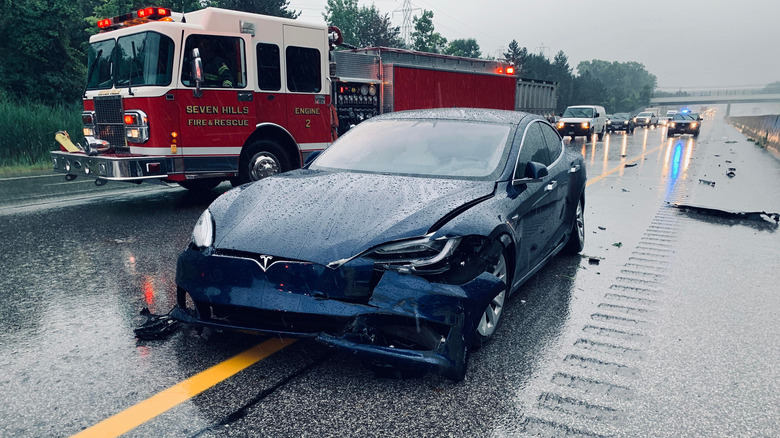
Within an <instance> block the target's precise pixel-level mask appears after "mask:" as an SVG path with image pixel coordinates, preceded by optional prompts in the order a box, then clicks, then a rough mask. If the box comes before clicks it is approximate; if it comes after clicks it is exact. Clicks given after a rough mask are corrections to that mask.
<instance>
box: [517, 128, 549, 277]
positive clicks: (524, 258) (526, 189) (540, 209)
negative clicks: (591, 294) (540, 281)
mask: <svg viewBox="0 0 780 438" xmlns="http://www.w3.org/2000/svg"><path fill="white" fill-rule="evenodd" d="M540 124H541V121H534V122H532V123H531V124H529V125H528V127H527V128H526V130H525V133H524V135H523V139H522V143H521V145H520V151H519V154H518V158H517V165H516V167H515V175H514V179H516V180H517V179H522V178H523V177H524V176H525V169H526V166H527V165H528V163H529V162H534V163H539V164H542V165H545V166H547V165H549V164H550V157H549V150H548V149H547V144H546V142H545V140H544V137H543V136H542V131H541V128H540ZM552 180H553V177H551V176H549V175H548V176H546V177H543V178H541V180H540V181H536V182H527V183H523V184H517V185H513V189H514V190H516V192H517V193H516V197H515V200H516V203H515V205H514V210H513V212H512V214H511V215H510V219H511V223H513V224H514V225H515V241H516V242H518V245H517V267H516V272H515V277H514V278H522V277H524V275H525V273H527V272H528V271H529V270H532V269H533V268H535V267H536V265H538V264H539V262H541V261H542V260H543V259H544V257H545V255H546V253H545V251H546V250H545V246H546V245H547V241H548V240H549V235H550V233H551V232H552V231H553V230H552V228H551V227H550V223H549V222H550V218H551V217H553V216H554V213H553V212H552V211H551V209H554V208H555V202H556V199H555V196H557V191H556V186H557V183H553V184H552V185H550V183H551V181H552ZM548 186H549V188H548ZM550 195H553V196H550Z"/></svg>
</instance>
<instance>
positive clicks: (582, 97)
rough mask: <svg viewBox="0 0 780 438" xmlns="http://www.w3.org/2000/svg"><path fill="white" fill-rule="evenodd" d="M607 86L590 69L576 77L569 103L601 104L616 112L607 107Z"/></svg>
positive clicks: (609, 110) (611, 110) (608, 110)
mask: <svg viewBox="0 0 780 438" xmlns="http://www.w3.org/2000/svg"><path fill="white" fill-rule="evenodd" d="M606 95H607V87H605V86H604V84H603V83H602V82H601V81H600V80H599V79H597V78H596V77H594V76H593V74H591V73H590V72H589V71H587V70H586V71H585V72H584V73H581V74H580V75H579V76H577V77H576V78H574V92H573V95H572V102H571V103H569V105H578V104H583V105H601V106H604V107H605V108H606V110H607V112H615V111H614V110H613V109H610V108H608V107H607V99H606Z"/></svg>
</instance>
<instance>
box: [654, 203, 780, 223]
mask: <svg viewBox="0 0 780 438" xmlns="http://www.w3.org/2000/svg"><path fill="white" fill-rule="evenodd" d="M668 204H669V205H670V206H671V207H674V208H677V209H680V210H682V211H686V212H693V213H700V214H706V215H709V216H718V217H724V218H729V219H743V220H751V221H761V222H770V223H772V224H774V225H775V226H777V225H778V224H780V213H767V212H765V211H730V210H720V209H717V208H709V207H701V206H698V205H686V204H673V203H668Z"/></svg>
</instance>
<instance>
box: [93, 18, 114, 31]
mask: <svg viewBox="0 0 780 438" xmlns="http://www.w3.org/2000/svg"><path fill="white" fill-rule="evenodd" d="M112 24H114V23H113V21H112V20H111V19H110V18H104V19H102V20H98V22H97V26H98V28H100V29H105V28H107V27H111V25H112Z"/></svg>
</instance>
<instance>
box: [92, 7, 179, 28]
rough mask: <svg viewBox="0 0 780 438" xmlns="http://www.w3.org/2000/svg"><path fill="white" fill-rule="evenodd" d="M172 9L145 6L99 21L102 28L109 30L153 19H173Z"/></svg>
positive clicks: (99, 26)
mask: <svg viewBox="0 0 780 438" xmlns="http://www.w3.org/2000/svg"><path fill="white" fill-rule="evenodd" d="M170 16H171V10H170V9H168V8H158V7H151V8H143V9H139V10H137V11H135V12H130V13H128V14H123V15H118V16H116V17H114V18H104V19H102V20H99V21H98V22H97V26H98V28H100V29H101V30H109V28H116V27H120V26H133V25H136V24H143V23H147V22H149V21H151V20H160V21H171V19H170V18H169V17H170Z"/></svg>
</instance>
